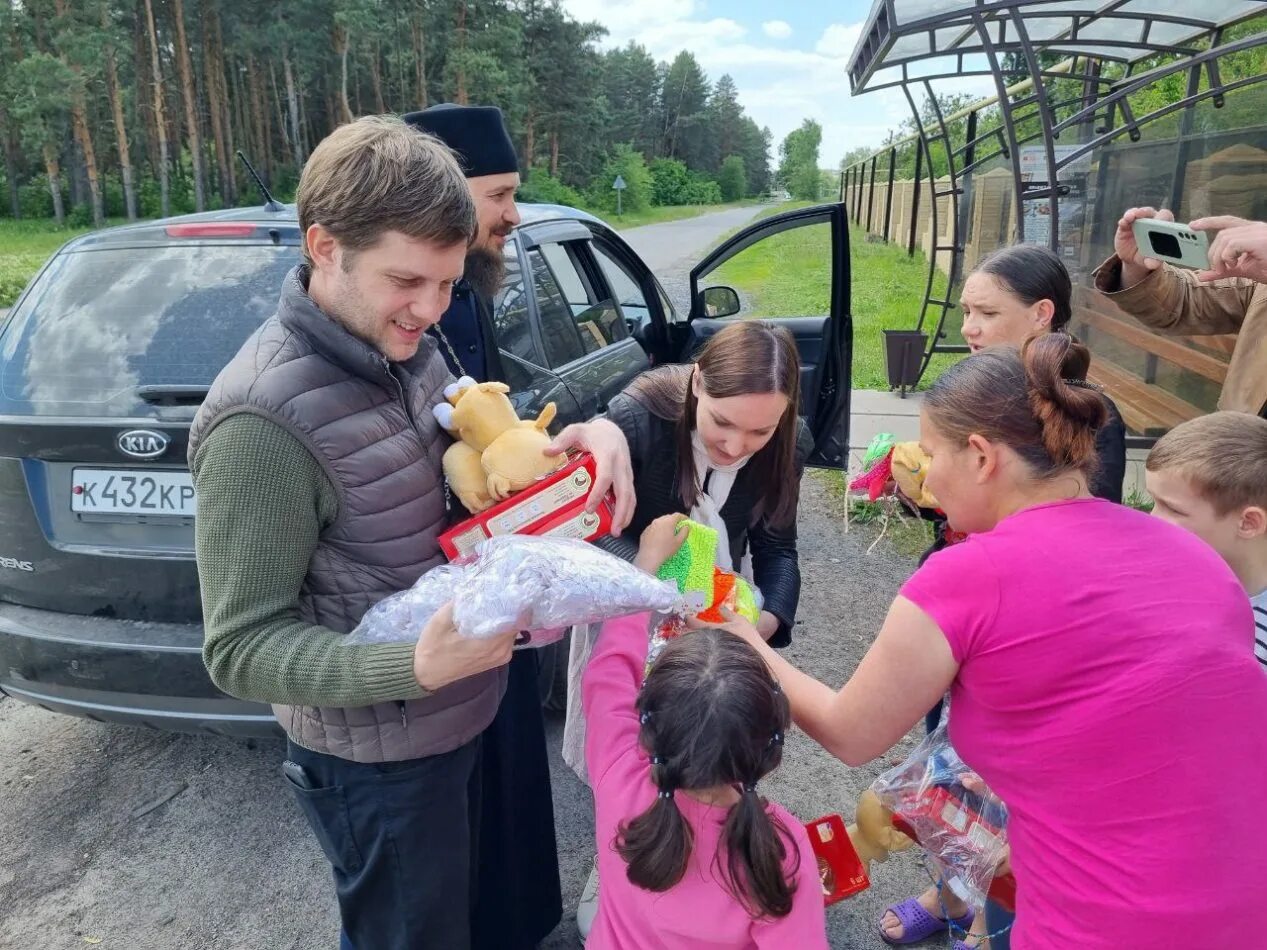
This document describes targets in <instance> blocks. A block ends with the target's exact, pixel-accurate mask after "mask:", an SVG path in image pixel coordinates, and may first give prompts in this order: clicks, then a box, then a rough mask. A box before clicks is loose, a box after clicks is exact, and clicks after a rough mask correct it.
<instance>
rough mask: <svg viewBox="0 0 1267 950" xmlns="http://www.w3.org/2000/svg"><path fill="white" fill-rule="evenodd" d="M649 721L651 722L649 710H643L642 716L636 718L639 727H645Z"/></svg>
mask: <svg viewBox="0 0 1267 950" xmlns="http://www.w3.org/2000/svg"><path fill="white" fill-rule="evenodd" d="M650 721H651V710H649V709H644V710H643V711H642V715H641V716H639V717H638V723H639V724H640V725H643V726H645V725H646V724H647V723H649V722H650Z"/></svg>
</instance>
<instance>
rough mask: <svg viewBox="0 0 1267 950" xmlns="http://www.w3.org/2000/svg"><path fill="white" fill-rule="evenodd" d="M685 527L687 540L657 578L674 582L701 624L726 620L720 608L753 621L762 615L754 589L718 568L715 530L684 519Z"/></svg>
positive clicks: (730, 573)
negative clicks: (695, 612)
mask: <svg viewBox="0 0 1267 950" xmlns="http://www.w3.org/2000/svg"><path fill="white" fill-rule="evenodd" d="M679 530H682V529H679ZM684 530H686V532H687V535H686V541H685V542H684V543H683V544H682V546H681V547H680V548H678V551H677V553H676V554H674V555H673V557H671V558H669V560H668V561H666V562H665V563H664V565H663V566H662V567H661V568H660V572H659V575H658V576H659V578H660V580H663V581H673V582H674V583H675V584H677V586H678V590H680V591H681V592H682V593H683V594H684V595H685V596H686V602H687V604H688V606H689V607H690V608H691V609H692V610H695V611H697V614H696V616H697V617H698V618H699V619H700V620H702V621H703V622H704V623H725V622H726V618H725V616H724V615H723V614H722V612H721V608H722V607H726V608H727V609H729V610H731V611H733V612H734V613H737V614H738V615H739V616H741V617H743V618H745V619H746V620H748V621H749V622H751V623H756V622H757V620H758V618H759V617H760V616H761V606H760V604H759V603H758V601H757V598H758V596H759V595H758V594H757V592H756V591H755V590H754V589H753V587H752V585H751V584H749V583H748V582H747V581H746V580H744V579H743V578H742V577H740V576H739V575H738V574H734V573H732V572H730V571H723V570H722V569H721V568H719V567H717V545H718V542H719V537H718V534H717V531H716V530H715V529H713V528H710V527H708V526H707V525H702V524H699V523H698V522H695V521H687V522H685V529H684Z"/></svg>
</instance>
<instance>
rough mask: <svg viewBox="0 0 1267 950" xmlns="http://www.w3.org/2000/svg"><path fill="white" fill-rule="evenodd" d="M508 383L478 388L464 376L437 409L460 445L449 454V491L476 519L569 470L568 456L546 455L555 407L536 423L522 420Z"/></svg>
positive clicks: (446, 465)
mask: <svg viewBox="0 0 1267 950" xmlns="http://www.w3.org/2000/svg"><path fill="white" fill-rule="evenodd" d="M509 392H510V387H509V386H507V385H505V384H504V383H477V382H475V380H473V379H471V378H470V377H469V376H463V377H462V378H461V379H459V380H458V381H457V382H456V383H453V384H452V385H450V386H449V387H447V388H446V389H445V391H444V397H445V399H447V400H448V402H446V403H441V404H440V405H439V406H436V407H435V408H433V409H432V412H433V413H434V415H435V417H436V421H437V422H439V423H440V425H441V426H442V427H444V429H446V430H447V431H448V432H449V434H450V435H452V436H453V437H454V439H456V440H457V441H456V442H454V443H453V445H451V446H449V448H448V450H447V451H446V452H445V453H444V475H445V478H447V479H448V481H449V488H450V490H451V491H452V492H453V494H455V495H457V496H458V500H459V501H461V502H462V504H463V505H464V506H465V507H466V510H467V511H469V512H471V514H478V513H479V512H481V511H484V510H486V509H488V508H491V507H492V506H493V504H494V503H496V502H499V501H503V500H505V499H506V498H508V497H509V496H510V495H512V494H514V493H515V492H517V491H522V490H523V489H525V488H527V487H528V486H529V485H531V484H532V483H533V482H535V481H536V480H537V479H539V478H541V477H543V476H545V475H549V474H550V473H551V472H553V471H555V470H556V469H558V468H561V467H563V466H564V465H566V464H567V461H568V460H567V456H566V455H560V456H557V457H551V456H548V455H546V454H545V451H544V450H545V448H546V446H548V445H549V444H550V436H549V435H547V434H546V427H547V426H549V425H550V423H551V422H552V421H553V420H554V415H555V411H556V410H555V405H554V403H547V404H546V407H545V408H544V409H543V410H542V411H541V415H539V416H537V418H536V419H524V420H521V419H520V418H519V416H518V415H517V414H516V413H515V407H514V406H512V405H511V403H510V399H509V398H508V397H507V395H506V394H507V393H509Z"/></svg>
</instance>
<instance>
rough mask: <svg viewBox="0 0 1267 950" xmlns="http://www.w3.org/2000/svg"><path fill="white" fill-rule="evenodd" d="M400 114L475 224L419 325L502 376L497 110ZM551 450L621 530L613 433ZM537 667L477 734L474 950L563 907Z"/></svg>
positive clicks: (521, 943) (500, 124)
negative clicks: (448, 165) (567, 457)
mask: <svg viewBox="0 0 1267 950" xmlns="http://www.w3.org/2000/svg"><path fill="white" fill-rule="evenodd" d="M404 118H405V121H406V122H407V123H409V124H410V125H412V126H414V127H415V128H417V129H419V130H421V131H424V132H428V133H430V134H432V135H434V136H436V137H437V138H439V139H440V140H441V141H443V142H444V143H445V144H446V145H448V146H449V147H450V148H451V149H453V151H454V152H455V153H456V155H457V157H458V161H459V162H460V163H461V164H462V167H463V169H464V171H465V172H466V176H467V182H468V184H469V185H470V188H471V194H472V196H473V197H474V198H475V207H476V213H477V216H478V219H479V233H478V235H477V236H476V238H475V241H474V243H473V244H472V245H471V247H470V249H469V250H468V252H467V256H466V270H465V274H464V275H463V278H462V280H460V281H459V282H458V283H457V284H456V285H455V287H454V289H453V303H452V304H451V305H450V307H449V309H448V310H447V311H446V312H445V314H444V316H442V317H441V318H440V322H439V324H437V325H436V326H434V327H432V328H431V330H429V331H428V332H430V333H432V334H434V335H435V336H436V337H437V339H438V341H439V348H440V352H441V354H442V355H443V356H444V359H445V362H447V363H448V364H449V369H450V371H451V372H452V373H453V375H454V376H470V377H471V378H473V379H475V380H476V381H477V382H484V381H487V380H501V381H504V379H505V377H504V375H503V371H502V364H501V358H500V354H499V353H498V350H497V342H496V339H495V337H494V335H493V321H492V301H493V298H494V296H495V295H496V294H497V291H498V289H499V288H500V285H501V281H502V278H503V277H504V274H505V264H504V258H503V249H504V247H505V243H506V238H507V237H508V236H509V235H510V233H511V231H513V230H514V228H515V226H516V225H518V224H519V212H518V210H517V209H516V207H515V192H516V190H517V189H518V188H519V184H520V179H519V162H518V158H517V156H516V154H515V148H514V145H513V144H512V142H511V140H510V134H509V132H508V131H507V129H506V124H505V122H504V120H503V118H502V113H501V110H500V109H497V108H494V107H489V106H456V105H450V104H444V105H438V106H433V107H431V108H429V109H424V110H422V111H421V112H411V113H409V114H408V115H406V116H405V117H404ZM555 445H556V447H560V448H578V449H583V450H586V451H589V452H591V453H592V454H593V455H594V457H595V460H596V461H597V463H598V477H597V479H596V484H595V490H596V492H597V495H596V497H601V493H602V489H603V487H604V486H605V485H607V484H611V485H612V487H613V490H614V491H615V492H616V495H617V506H616V515H617V520H616V527H617V528H620V527H623V526H624V524H625V523H627V521H628V514H627V513H630V512H632V510H633V478H632V470H631V468H630V464H629V446H628V444H627V443H626V442H625V438H624V435H623V434H622V433H621V432H620V430H619V429H618V428H617V427H616V426H615V425H613V424H611V423H609V422H607V421H606V420H596V421H592V422H588V423H585V424H583V425H579V426H570V427H569V428H568V429H567V430H565V431H564V432H563V433H562V434H561V436H560V437H559V438H558V439H556V440H555ZM538 662H539V655H538V652H537V651H536V650H519V651H517V652H516V653H515V656H514V659H512V660H511V663H510V678H509V684H508V686H507V688H506V695H505V697H504V698H503V700H502V704H501V707H500V709H499V710H498V713H497V717H496V719H494V720H493V723H492V725H490V726H489V727H488V729H487V731H485V733H484V736H483V748H482V756H483V769H482V775H481V777H482V798H481V809H480V831H479V845H478V849H477V852H476V860H477V862H478V868H479V881H478V886H477V892H476V900H475V911H474V919H473V921H472V928H471V933H472V942H473V945H474V947H475V948H477V950H521V948H531V947H535V946H536V945H537V944H538V943H539V942H540V941H541V940H543V939H544V938H545V937H546V935H547V934H549V933H550V931H552V930H553V929H554V928H555V926H556V925H557V924H558V923H559V920H560V918H561V917H562V913H563V902H562V896H561V893H560V883H559V864H558V850H557V846H556V844H555V836H554V810H553V806H552V802H551V798H550V767H549V761H548V759H547V755H546V744H545V723H544V720H543V717H542V711H541V702H540V698H539V694H538V688H537V672H538Z"/></svg>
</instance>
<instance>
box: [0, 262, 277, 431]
mask: <svg viewBox="0 0 1267 950" xmlns="http://www.w3.org/2000/svg"><path fill="white" fill-rule="evenodd" d="M298 263H299V253H298V249H297V248H295V247H293V246H289V247H288V246H281V247H275V246H273V245H263V246H261V245H238V246H208V245H198V244H191V245H184V246H168V247H158V248H128V249H107V250H97V251H78V252H71V253H67V254H61V255H58V256H57V257H56V258H54V260H53V261H52V262H51V263H50V264H49V266H48V267H47V268H46V269H45V270H44V272H43V273H42V274H41V275H40V277H39V278H38V279H37V281H36V284H35V285H34V286H32V288H31V291H30V293H29V294H27V296H26V299H25V300H24V301H23V303H22V306H21V307H20V308H18V310H16V311H15V312H14V313H13V314H11V316H10V319H9V320H8V322H7V324H6V325H5V326H4V336H3V338H2V339H0V413H6V412H7V413H15V414H37V415H106V416H127V415H143V414H148V411H149V410H148V403H146V402H145V401H144V400H142V399H141V398H140V397H139V396H138V387H141V386H209V385H210V384H211V382H212V381H213V380H214V379H215V378H216V375H217V374H218V373H219V372H220V370H221V369H222V368H223V367H224V365H225V364H226V363H227V362H228V361H229V360H230V359H231V358H232V357H233V356H234V354H235V353H237V351H238V349H239V348H240V347H241V346H242V343H243V341H244V340H245V339H246V338H247V337H248V336H249V335H250V334H251V333H252V332H253V331H254V330H255V329H256V327H258V326H259V325H260V324H261V323H263V322H264V320H266V319H267V318H268V317H269V316H271V315H272V314H273V313H274V312H275V311H276V309H277V300H278V296H279V294H280V291H281V286H282V281H283V279H284V278H285V276H286V273H287V272H288V271H289V270H290V269H291V268H292V267H294V266H295V265H296V264H298Z"/></svg>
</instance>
